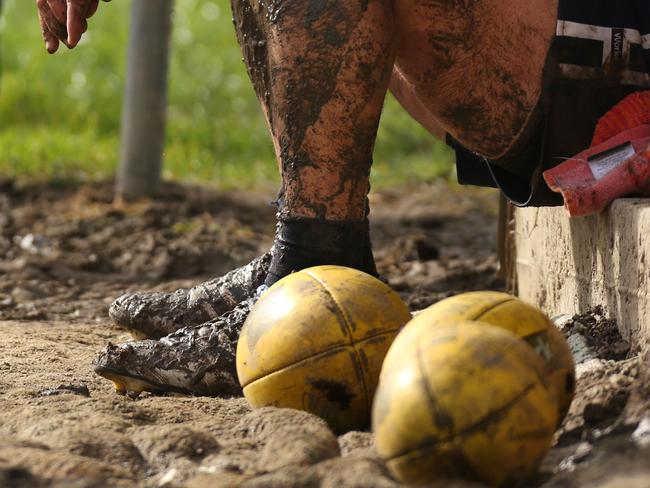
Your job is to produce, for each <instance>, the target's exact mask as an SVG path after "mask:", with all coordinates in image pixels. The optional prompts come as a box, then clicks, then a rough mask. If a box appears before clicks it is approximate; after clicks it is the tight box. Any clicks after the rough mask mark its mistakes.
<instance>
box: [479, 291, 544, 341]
mask: <svg viewBox="0 0 650 488" xmlns="http://www.w3.org/2000/svg"><path fill="white" fill-rule="evenodd" d="M471 320H478V321H480V322H485V323H486V324H490V325H494V326H497V327H501V328H503V329H507V330H509V331H510V332H512V333H513V334H515V335H516V336H518V337H521V338H524V339H525V338H526V337H528V336H531V335H534V334H538V333H540V332H542V331H544V330H546V328H547V327H548V318H547V317H546V315H545V314H544V313H543V312H542V311H541V310H539V309H538V308H536V307H533V306H532V305H529V304H528V303H526V302H523V301H521V300H518V299H514V298H513V299H511V300H509V301H507V302H503V303H500V304H498V305H495V306H494V307H492V308H490V309H488V310H486V311H485V312H484V313H482V314H480V315H478V316H477V317H476V318H473V319H471Z"/></svg>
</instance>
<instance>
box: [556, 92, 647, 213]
mask: <svg viewBox="0 0 650 488" xmlns="http://www.w3.org/2000/svg"><path fill="white" fill-rule="evenodd" d="M544 179H545V180H546V183H547V184H548V186H549V187H550V188H551V190H553V191H556V192H560V193H562V196H563V197H564V205H565V207H566V208H567V209H568V210H569V213H570V215H571V216H572V217H576V216H582V215H589V214H593V213H596V212H600V211H601V210H602V209H603V208H605V207H606V206H607V205H608V204H609V203H610V202H611V201H612V200H614V199H616V198H618V197H621V196H623V195H629V194H641V195H650V91H645V92H637V93H634V94H632V95H630V96H628V97H626V98H625V99H624V100H623V101H622V102H621V103H619V104H618V105H616V106H615V107H614V108H613V109H612V110H611V111H609V112H608V113H607V114H605V115H604V116H603V117H602V118H601V119H600V120H599V122H598V125H597V127H596V130H595V132H594V138H593V141H592V146H591V147H590V148H589V149H587V150H585V151H583V152H581V153H580V154H578V155H577V156H574V157H573V158H571V159H569V160H568V161H565V162H564V163H562V164H560V165H558V166H556V167H555V168H553V169H550V170H548V171H546V172H544Z"/></svg>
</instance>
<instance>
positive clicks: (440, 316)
mask: <svg viewBox="0 0 650 488" xmlns="http://www.w3.org/2000/svg"><path fill="white" fill-rule="evenodd" d="M459 320H476V321H480V322H482V323H487V324H490V325H494V326H497V327H501V328H504V329H507V330H509V331H511V332H513V333H515V334H516V335H517V336H519V337H522V338H523V339H524V340H526V341H527V342H528V343H529V344H530V346H531V347H533V349H534V350H535V351H536V352H537V353H538V354H539V355H540V356H541V357H542V359H543V360H544V362H545V372H546V376H547V378H548V380H549V382H550V383H551V384H552V385H553V387H554V389H555V391H556V397H557V401H558V409H559V413H560V415H559V417H558V422H559V423H561V422H562V420H563V419H564V417H565V415H566V413H567V412H568V409H569V406H570V404H571V401H572V400H573V397H574V394H575V391H574V390H575V364H574V361H573V356H572V354H571V351H570V349H569V346H568V344H567V342H566V339H565V338H564V335H563V334H562V332H561V331H560V330H558V329H557V327H555V325H554V324H553V323H552V322H551V321H550V320H549V319H548V317H547V316H546V314H544V313H543V312H542V311H541V310H539V309H538V308H536V307H534V306H532V305H530V304H528V303H525V302H523V301H521V300H519V299H517V298H515V297H513V296H510V295H508V294H505V293H497V292H471V293H464V294H461V295H457V296H454V297H450V298H447V299H445V300H441V301H440V302H438V303H436V304H434V305H432V306H431V307H429V308H428V309H426V310H424V311H423V312H421V313H420V314H418V315H417V316H416V317H415V318H414V319H413V320H411V321H410V322H409V323H408V324H407V325H406V326H405V327H404V329H403V330H402V332H400V334H399V335H398V337H397V338H396V339H395V342H394V344H393V346H392V347H391V349H390V350H389V351H388V354H387V355H386V359H385V361H384V369H387V368H390V367H391V366H390V365H391V364H392V363H393V362H396V361H400V360H401V358H403V357H405V356H407V355H408V354H409V352H410V351H412V350H413V343H414V342H417V341H421V340H422V338H423V337H425V336H426V335H427V334H429V330H431V329H434V328H436V327H437V326H440V325H444V324H450V323H454V322H457V321H459Z"/></svg>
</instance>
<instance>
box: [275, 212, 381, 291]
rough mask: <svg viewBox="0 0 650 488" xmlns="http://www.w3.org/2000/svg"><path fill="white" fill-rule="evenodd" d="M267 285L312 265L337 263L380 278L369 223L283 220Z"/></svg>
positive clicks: (280, 224)
mask: <svg viewBox="0 0 650 488" xmlns="http://www.w3.org/2000/svg"><path fill="white" fill-rule="evenodd" d="M271 254H272V259H271V265H270V269H269V273H268V275H267V278H266V281H265V284H266V285H267V286H271V285H272V284H273V283H275V282H276V281H278V280H280V279H281V278H284V277H285V276H287V275H289V274H291V273H293V272H294V271H300V270H301V269H305V268H309V267H311V266H319V265H324V264H334V265H339V266H347V267H350V268H355V269H358V270H361V271H364V272H366V273H368V274H371V275H373V276H377V268H376V267H375V260H374V257H373V255H372V248H371V246H370V233H369V230H368V221H367V220H362V221H341V222H339V221H328V220H321V219H307V218H286V217H285V218H280V220H279V221H278V225H277V227H276V233H275V242H274V244H273V249H272V251H271Z"/></svg>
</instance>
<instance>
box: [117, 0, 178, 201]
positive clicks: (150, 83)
mask: <svg viewBox="0 0 650 488" xmlns="http://www.w3.org/2000/svg"><path fill="white" fill-rule="evenodd" d="M172 10H173V0H133V2H132V7H131V32H130V35H129V48H128V55H127V73H126V86H125V90H124V103H123V109H122V134H121V150H120V166H119V170H118V174H117V184H116V193H117V196H118V198H123V199H127V200H130V199H135V198H141V197H151V196H154V195H155V193H156V190H157V189H158V186H159V183H160V179H161V170H162V153H163V147H164V142H165V116H166V105H167V71H168V65H169V39H170V34H171V18H172Z"/></svg>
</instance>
